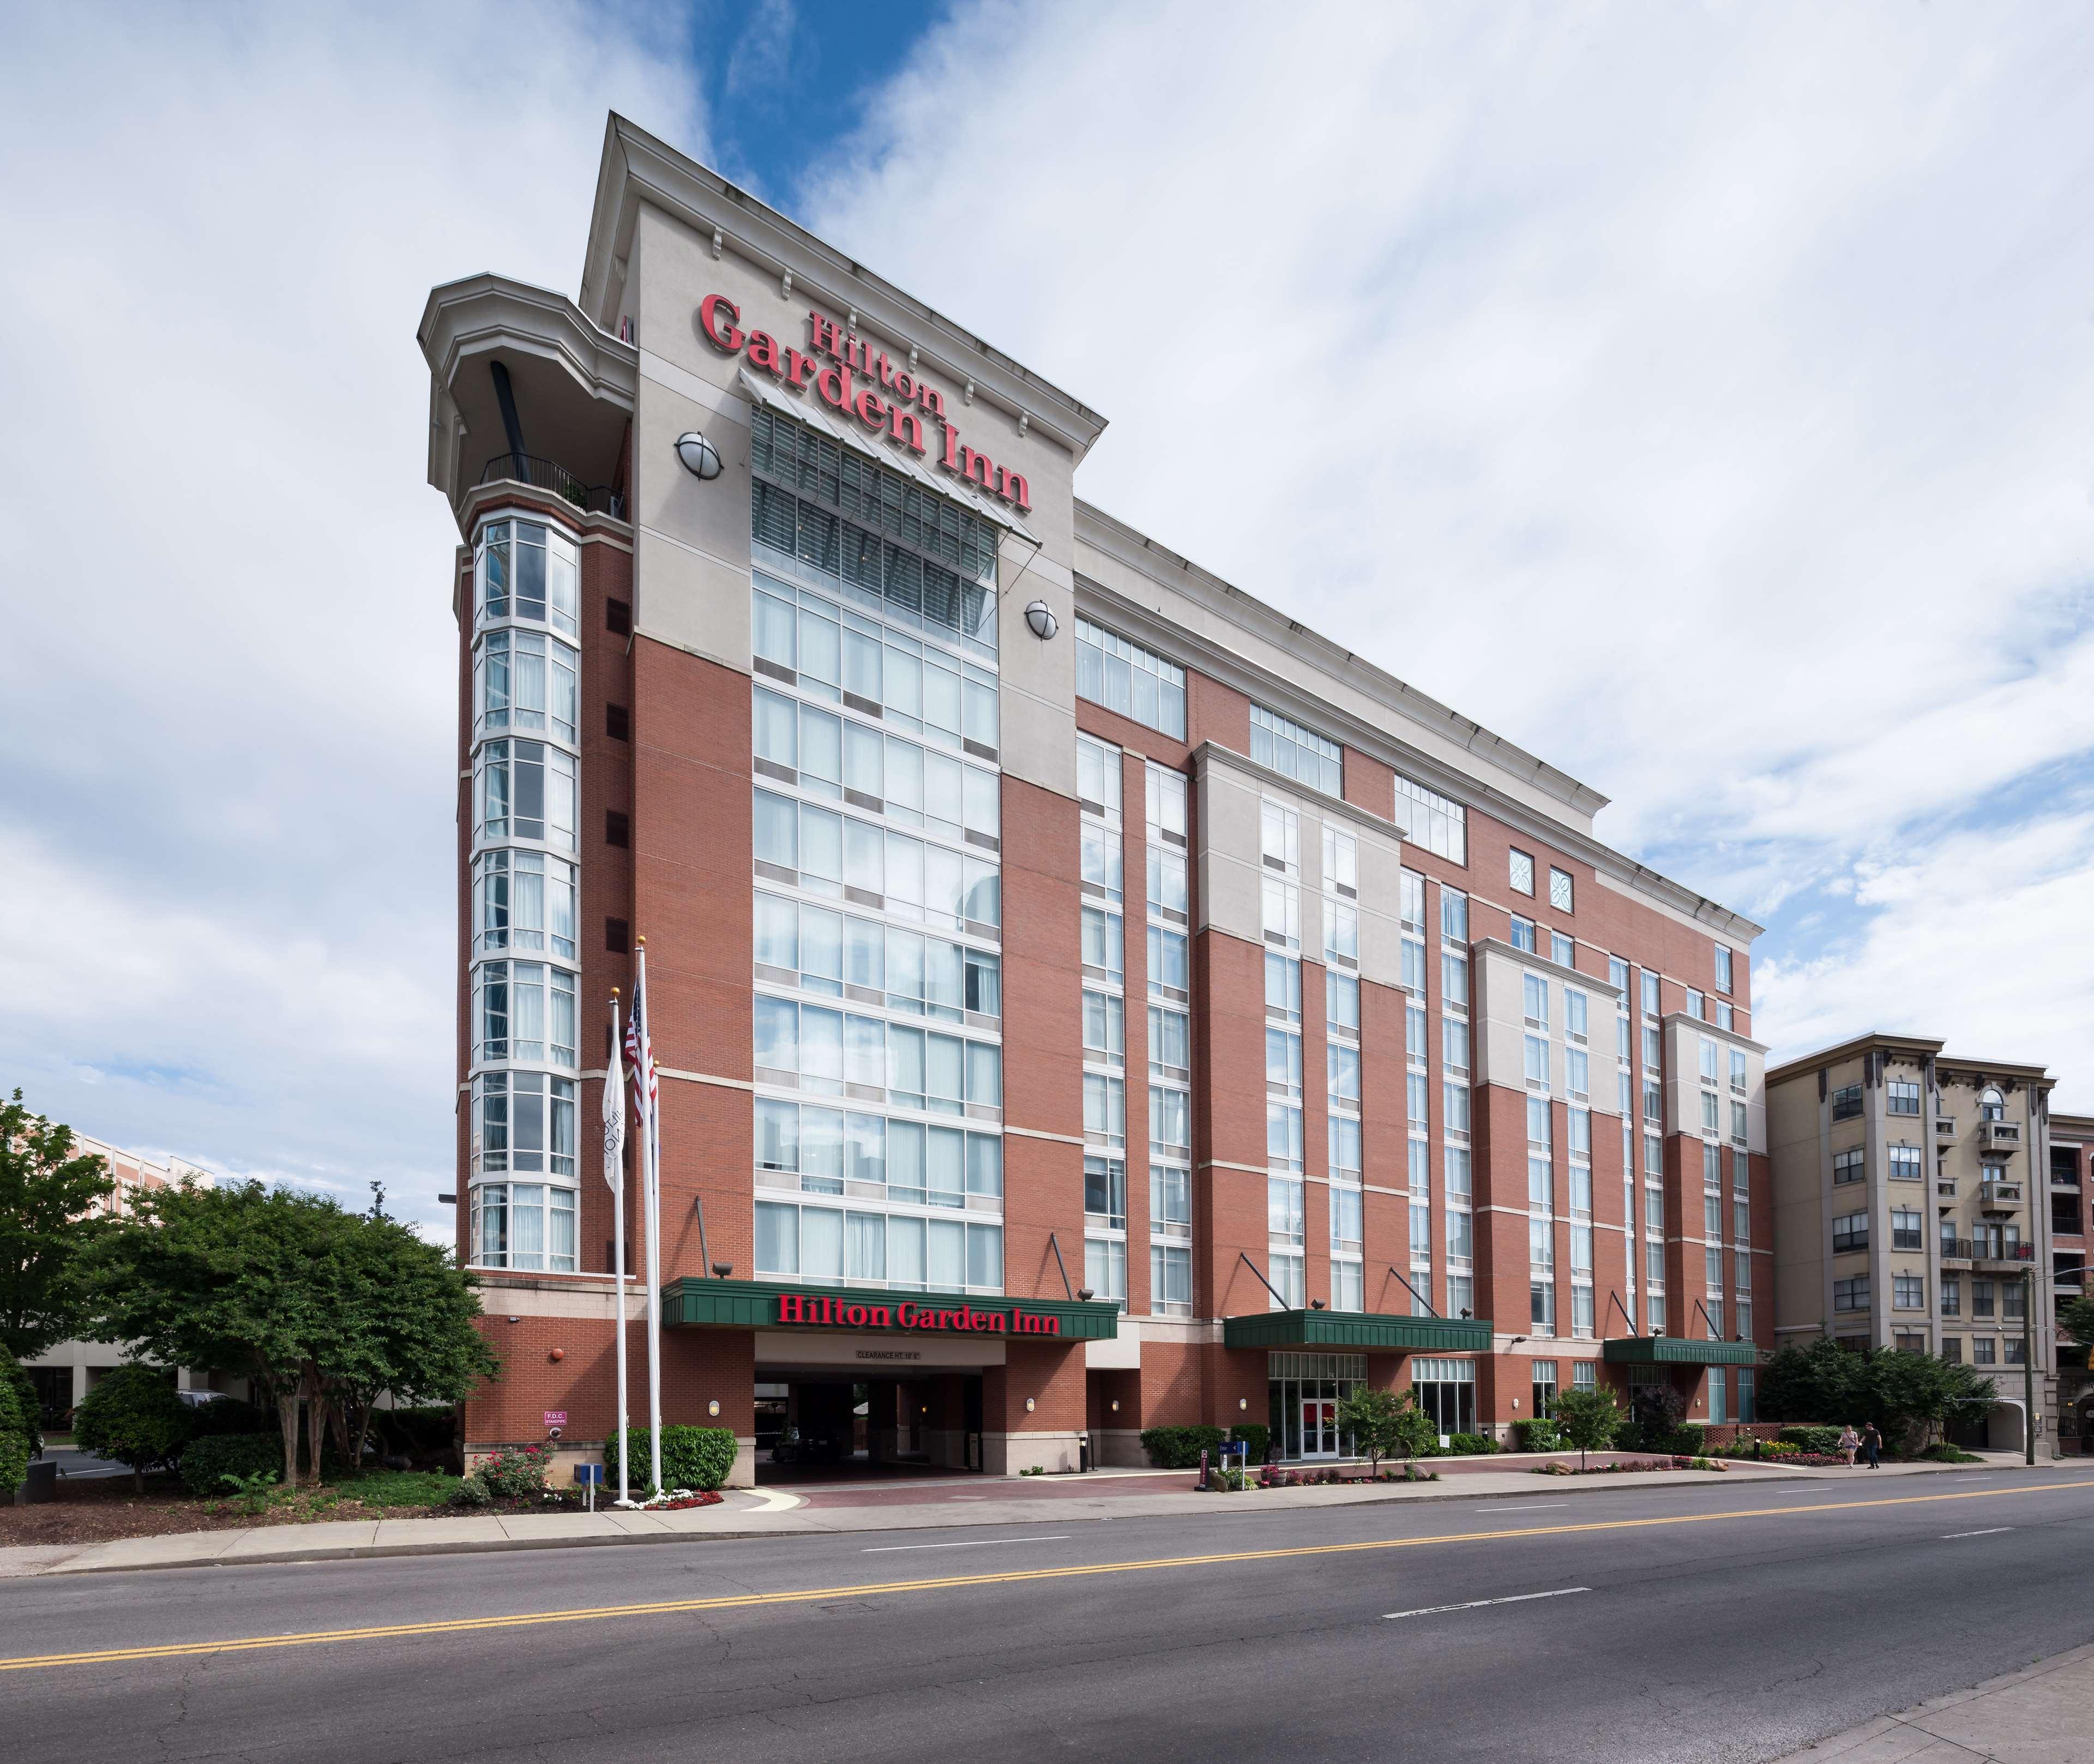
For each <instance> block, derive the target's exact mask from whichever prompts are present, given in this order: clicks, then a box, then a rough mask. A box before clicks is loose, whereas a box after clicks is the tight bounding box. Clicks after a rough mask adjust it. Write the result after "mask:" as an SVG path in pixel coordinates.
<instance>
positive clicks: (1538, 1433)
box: [1512, 1416, 1563, 1452]
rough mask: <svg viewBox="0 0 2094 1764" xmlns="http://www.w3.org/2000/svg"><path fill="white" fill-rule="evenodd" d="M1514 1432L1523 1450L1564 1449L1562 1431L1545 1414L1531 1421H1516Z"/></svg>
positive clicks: (1549, 1450) (1515, 1438)
mask: <svg viewBox="0 0 2094 1764" xmlns="http://www.w3.org/2000/svg"><path fill="white" fill-rule="evenodd" d="M1512 1432H1513V1437H1514V1440H1517V1441H1518V1445H1519V1449H1521V1450H1522V1451H1523V1452H1557V1451H1561V1450H1562V1449H1563V1435H1562V1431H1561V1430H1560V1429H1559V1428H1558V1427H1557V1425H1556V1423H1554V1422H1553V1421H1551V1420H1549V1419H1547V1418H1546V1417H1545V1416H1537V1417H1536V1419H1533V1420H1531V1421H1515V1422H1514V1423H1513V1424H1512Z"/></svg>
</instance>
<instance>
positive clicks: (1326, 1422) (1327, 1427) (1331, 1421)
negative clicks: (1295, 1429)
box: [1301, 1397, 1338, 1458]
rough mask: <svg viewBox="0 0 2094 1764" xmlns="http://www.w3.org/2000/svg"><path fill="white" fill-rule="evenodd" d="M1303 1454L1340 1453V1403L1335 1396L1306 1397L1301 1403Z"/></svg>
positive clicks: (1324, 1455)
mask: <svg viewBox="0 0 2094 1764" xmlns="http://www.w3.org/2000/svg"><path fill="white" fill-rule="evenodd" d="M1301 1455H1302V1456H1303V1457H1304V1458H1336V1456H1337V1455H1338V1404H1337V1399H1336V1397H1305V1398H1304V1399H1303V1401H1302V1404H1301Z"/></svg>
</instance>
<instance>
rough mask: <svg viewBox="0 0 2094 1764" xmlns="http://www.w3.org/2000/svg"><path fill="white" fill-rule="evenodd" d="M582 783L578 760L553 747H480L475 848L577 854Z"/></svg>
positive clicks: (511, 742) (513, 742)
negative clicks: (523, 846) (531, 846)
mask: <svg viewBox="0 0 2094 1764" xmlns="http://www.w3.org/2000/svg"><path fill="white" fill-rule="evenodd" d="M577 777H578V773H577V769H576V759H575V756H574V755H573V754H570V753H567V752H566V751H565V750H564V749H560V748H558V747H555V746H554V745H551V744H550V742H546V741H522V740H517V739H512V738H509V737H504V738H503V739H502V740H499V741H483V742H481V743H480V747H479V749H478V751H477V752H476V753H475V754H474V755H473V801H474V803H475V805H476V808H477V810H478V812H477V814H476V815H475V817H474V836H473V843H474V844H475V845H489V844H493V843H496V842H502V843H508V842H510V841H527V840H528V841H534V842H537V843H541V844H545V845H553V846H557V847H558V849H560V850H562V851H572V850H574V849H576V838H575V836H576V826H577V824H578V823H579V821H580V794H579V790H578V787H577Z"/></svg>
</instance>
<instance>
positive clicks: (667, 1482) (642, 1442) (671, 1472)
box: [603, 1427, 735, 1489]
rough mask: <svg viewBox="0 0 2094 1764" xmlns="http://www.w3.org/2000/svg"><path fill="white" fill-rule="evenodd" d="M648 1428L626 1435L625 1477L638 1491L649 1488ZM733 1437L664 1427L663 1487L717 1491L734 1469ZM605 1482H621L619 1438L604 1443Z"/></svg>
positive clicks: (722, 1431) (722, 1430) (718, 1430)
mask: <svg viewBox="0 0 2094 1764" xmlns="http://www.w3.org/2000/svg"><path fill="white" fill-rule="evenodd" d="M651 1442H652V1436H651V1435H649V1432H648V1431H647V1429H646V1428H645V1427H628V1429H627V1430H626V1435H625V1453H626V1460H625V1462H626V1474H627V1475H628V1478H629V1479H630V1480H631V1483H632V1487H634V1488H645V1486H646V1485H647V1473H648V1466H649V1462H651V1458H650V1453H651V1452H652V1450H653V1445H652V1443H651ZM734 1452H735V1445H734V1435H733V1433H732V1431H730V1430H729V1429H728V1428H726V1427H664V1428H663V1430H662V1485H663V1488H693V1489H712V1488H719V1485H720V1484H722V1483H723V1482H725V1481H726V1480H727V1479H728V1475H729V1474H730V1473H731V1472H732V1471H733V1469H734ZM603 1463H604V1471H605V1474H606V1479H608V1480H609V1481H610V1484H611V1485H612V1486H613V1487H615V1486H616V1485H617V1482H618V1436H617V1435H616V1434H615V1433H614V1434H612V1435H611V1436H610V1438H609V1439H607V1440H605V1441H604V1442H603Z"/></svg>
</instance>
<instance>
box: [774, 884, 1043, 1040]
mask: <svg viewBox="0 0 2094 1764" xmlns="http://www.w3.org/2000/svg"><path fill="white" fill-rule="evenodd" d="M755 954H756V962H755V967H756V977H757V978H758V980H762V981H764V982H766V983H767V984H770V985H772V986H782V987H792V988H797V989H798V990H800V991H802V992H807V993H819V994H820V995H822V996H823V997H830V998H846V999H849V1000H850V1001H852V1002H853V1003H854V1004H861V1005H872V1006H885V1007H886V1008H887V1009H888V1010H893V1011H900V1012H902V1013H905V1014H906V1015H910V1016H917V1017H928V1018H930V1019H932V1020H934V1021H937V1022H943V1023H967V1024H969V1025H971V1027H974V1028H984V1029H994V1028H997V1025H998V1023H1000V1022H1001V1019H1002V1015H1003V961H1002V958H1001V955H999V954H997V952H995V951H994V950H991V949H978V948H976V947H975V945H972V944H965V943H958V942H954V941H952V940H950V939H949V938H945V937H938V936H925V935H924V934H923V932H920V931H914V930H910V929H908V928H906V927H903V926H900V925H891V924H886V923H882V922H881V921H880V920H878V919H863V918H860V917H859V916H858V915H856V914H853V913H845V912H842V911H840V910H837V909H836V908H835V907H832V906H819V905H817V904H816V903H815V902H812V901H797V900H793V899H790V898H788V897H785V896H784V895H780V894H771V893H765V892H762V891H758V893H757V896H756V930H755Z"/></svg>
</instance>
